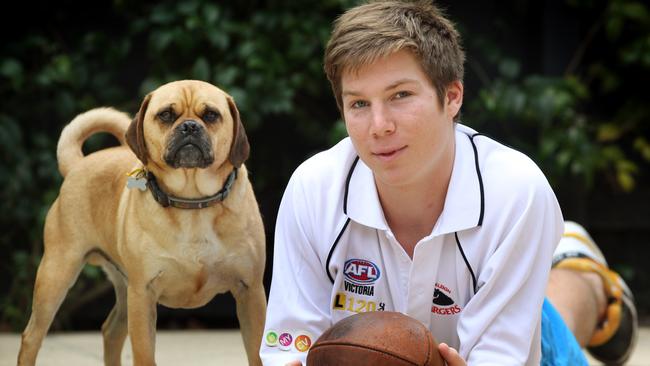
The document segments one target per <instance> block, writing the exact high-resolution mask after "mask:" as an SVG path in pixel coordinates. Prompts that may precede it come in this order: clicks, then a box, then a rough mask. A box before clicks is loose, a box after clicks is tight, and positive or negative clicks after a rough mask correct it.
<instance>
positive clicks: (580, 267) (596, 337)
mask: <svg viewBox="0 0 650 366" xmlns="http://www.w3.org/2000/svg"><path fill="white" fill-rule="evenodd" d="M554 268H563V269H571V270H574V271H581V272H593V273H596V274H597V275H599V276H600V278H602V280H603V286H604V290H605V295H606V296H607V309H606V311H605V315H604V317H603V318H602V319H601V320H600V322H599V323H598V326H597V328H596V331H595V332H594V334H593V336H592V337H591V340H590V341H589V347H596V346H600V345H602V344H604V343H605V342H607V341H608V340H609V339H610V338H611V337H612V336H613V335H614V333H616V330H617V329H618V327H619V325H620V324H621V311H622V297H623V288H622V287H621V284H620V282H619V277H618V274H617V273H616V272H614V271H612V270H610V269H609V268H607V267H606V266H604V265H602V264H600V263H598V262H596V261H594V260H592V259H590V258H586V257H581V258H580V257H574V258H564V259H562V260H561V261H559V262H557V263H556V264H555V265H554Z"/></svg>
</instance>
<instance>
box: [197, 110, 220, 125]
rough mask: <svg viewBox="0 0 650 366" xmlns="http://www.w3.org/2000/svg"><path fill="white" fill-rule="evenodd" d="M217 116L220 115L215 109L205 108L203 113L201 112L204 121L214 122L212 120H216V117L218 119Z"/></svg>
mask: <svg viewBox="0 0 650 366" xmlns="http://www.w3.org/2000/svg"><path fill="white" fill-rule="evenodd" d="M219 117H221V115H220V114H219V112H217V111H213V110H207V111H205V113H203V117H202V118H203V120H204V121H205V122H214V121H216V120H217V119H219Z"/></svg>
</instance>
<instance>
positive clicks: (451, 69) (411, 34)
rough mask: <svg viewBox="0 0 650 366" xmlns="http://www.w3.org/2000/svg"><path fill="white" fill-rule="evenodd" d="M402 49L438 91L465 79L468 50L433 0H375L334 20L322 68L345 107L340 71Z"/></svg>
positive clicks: (441, 100) (440, 94)
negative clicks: (411, 57)
mask: <svg viewBox="0 0 650 366" xmlns="http://www.w3.org/2000/svg"><path fill="white" fill-rule="evenodd" d="M402 49H409V50H411V51H412V52H413V53H414V55H415V57H416V58H417V59H418V61H419V63H420V65H421V66H422V69H423V70H424V72H425V73H426V75H427V76H428V78H429V81H430V82H431V84H432V86H433V87H434V88H435V89H436V92H437V94H438V101H439V103H440V105H441V106H442V104H443V103H444V98H445V92H446V89H447V87H448V86H449V84H450V83H452V82H454V81H456V80H458V81H461V82H462V80H463V73H464V62H465V52H464V51H463V49H462V46H461V39H460V35H459V34H458V31H457V30H456V28H455V27H454V25H453V24H452V22H451V21H449V20H448V19H447V18H445V15H444V13H443V12H442V11H441V10H440V9H438V8H437V7H436V6H435V5H433V4H432V1H371V2H368V3H366V4H362V5H359V6H357V7H354V8H351V9H349V10H348V11H346V12H345V13H343V14H342V15H341V16H339V17H338V18H337V19H336V20H335V21H334V29H333V30H332V35H331V38H330V40H329V42H328V43H327V47H326V49H325V59H324V69H325V73H326V74H327V78H328V79H329V81H330V84H331V86H332V91H333V92H334V97H335V98H336V104H337V105H338V107H339V110H340V111H341V113H343V105H342V96H341V92H342V91H341V76H342V74H343V72H345V71H346V70H347V71H352V72H354V71H355V70H358V69H359V68H361V67H363V66H366V65H369V64H371V63H373V62H374V61H376V60H377V59H379V58H382V57H385V56H388V55H390V54H392V53H394V52H397V51H400V50H402Z"/></svg>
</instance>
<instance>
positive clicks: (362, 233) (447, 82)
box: [260, 1, 636, 366]
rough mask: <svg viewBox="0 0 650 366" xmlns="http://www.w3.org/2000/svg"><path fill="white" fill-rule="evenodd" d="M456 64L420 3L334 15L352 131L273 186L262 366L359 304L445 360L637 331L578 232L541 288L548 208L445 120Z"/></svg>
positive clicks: (525, 165) (619, 291) (335, 78)
mask: <svg viewBox="0 0 650 366" xmlns="http://www.w3.org/2000/svg"><path fill="white" fill-rule="evenodd" d="M463 63H464V53H463V51H462V48H461V45H460V38H459V35H458V33H457V31H456V30H455V29H454V27H453V25H452V24H451V23H450V22H449V21H448V20H447V19H446V18H444V17H443V16H442V14H441V13H440V11H439V10H438V9H436V8H435V7H434V6H433V5H431V3H430V2H398V1H386V2H373V3H370V4H365V5H361V6H358V7H356V8H353V9H351V10H349V11H347V12H346V13H345V14H343V15H342V16H341V17H340V18H339V19H338V20H337V21H336V23H335V27H334V30H333V33H332V37H331V39H330V42H329V44H328V47H327V50H326V54H325V71H326V73H327V76H328V78H329V80H330V82H331V84H332V90H333V92H334V95H335V97H336V100H337V104H338V106H339V109H340V111H341V113H342V115H343V117H344V119H345V123H346V127H347V131H348V134H349V138H346V139H344V140H343V141H341V142H340V143H338V144H337V145H336V146H334V147H333V148H331V149H330V150H328V151H325V152H322V153H320V154H317V155H315V156H314V157H312V158H310V159H309V160H307V161H306V162H305V163H303V164H302V165H301V166H300V167H298V169H297V170H296V171H295V173H294V174H293V176H292V177H291V180H290V181H289V184H288V186H287V189H286V191H285V194H284V197H283V200H282V203H281V205H280V211H279V214H278V219H277V226H276V231H275V253H274V265H273V279H272V285H271V294H270V298H269V306H268V311H267V320H266V331H265V337H264V339H263V341H262V348H261V351H260V353H261V356H262V359H263V362H264V363H265V364H268V365H284V364H293V365H299V364H300V363H301V362H302V363H304V361H305V359H306V354H307V352H308V350H309V346H310V345H311V344H312V343H313V342H314V341H315V340H316V339H317V338H318V336H320V334H321V333H322V332H323V331H324V330H326V329H327V328H329V327H330V326H331V325H333V324H334V323H336V322H337V321H339V320H341V319H343V318H345V317H347V316H349V315H352V314H354V313H357V312H362V311H400V312H403V313H406V314H408V315H410V316H411V317H414V318H416V319H418V320H419V321H421V322H422V323H424V324H425V325H427V326H428V327H429V329H430V330H431V332H432V333H433V335H434V337H435V338H436V339H437V340H438V341H439V342H441V345H440V352H441V354H442V356H443V358H445V360H446V361H447V363H448V365H451V366H454V365H465V364H470V365H472V364H495V365H524V364H526V365H537V364H540V361H541V362H543V364H549V365H556V364H558V365H559V364H566V365H580V364H586V361H585V359H584V356H583V355H582V352H581V350H580V345H585V344H586V342H588V341H590V340H591V339H592V334H593V333H594V332H596V333H597V334H596V335H597V336H596V337H594V338H595V341H593V342H592V344H593V345H599V350H600V351H601V353H603V352H604V355H603V357H610V358H612V359H614V358H615V359H614V361H616V362H618V361H623V360H624V359H625V358H626V357H627V356H628V355H629V349H630V347H629V345H630V344H632V343H633V342H632V340H633V335H634V330H635V327H633V326H627V325H626V326H627V328H625V327H621V326H619V325H618V324H628V323H629V324H633V325H635V324H636V323H635V313H634V308H633V306H632V305H631V302H625V301H627V300H626V297H625V295H624V294H623V289H624V288H625V287H624V285H623V284H622V281H621V280H620V277H618V276H617V275H616V274H615V273H613V272H611V271H609V270H608V269H607V267H606V264H605V262H604V259H602V256H600V255H599V254H598V253H599V251H597V248H596V247H595V246H593V245H589V244H586V243H591V241H590V239H589V237H588V235H587V233H586V232H584V231H583V230H582V228H580V227H579V226H574V225H573V224H569V225H567V234H565V235H567V236H566V237H565V238H564V239H563V242H564V244H563V245H561V246H560V247H559V248H558V251H557V252H556V256H555V257H556V259H557V269H553V271H552V272H553V275H552V276H551V280H552V281H551V282H550V285H549V286H548V288H547V282H548V280H549V272H551V263H552V261H553V258H554V252H555V250H556V246H557V243H558V242H559V241H560V238H561V237H562V234H563V232H564V230H565V225H564V223H563V221H562V214H561V212H560V208H559V206H558V203H557V201H556V198H555V195H554V194H553V191H552V190H551V188H550V186H549V184H548V182H547V180H546V179H545V177H544V175H543V174H542V172H541V171H540V170H539V169H538V167H537V166H536V165H535V164H534V163H533V162H532V161H531V160H530V159H529V158H527V157H526V156H524V155H523V154H521V153H519V152H517V151H514V150H512V149H510V148H507V147H505V146H503V145H501V144H499V143H497V142H495V141H494V140H492V139H490V138H488V137H486V136H483V135H480V134H478V133H477V132H476V131H474V130H472V129H470V128H468V127H466V126H463V125H461V124H459V123H457V122H456V121H457V119H458V115H459V111H460V108H461V105H462V101H463V84H462V78H463ZM592 246H593V247H594V248H595V249H594V248H592ZM589 258H591V259H589ZM567 281H570V282H567ZM567 286H569V287H570V291H567V289H566V287H567ZM545 291H547V293H548V299H549V300H550V302H551V303H556V302H557V303H558V305H557V306H558V309H559V314H561V316H562V317H563V318H565V319H568V320H565V321H566V323H565V321H563V320H562V318H561V317H560V315H558V313H557V312H556V311H555V309H554V307H553V306H552V305H551V303H549V302H548V301H545ZM574 294H579V295H578V297H577V298H576V296H575V295H574ZM608 304H611V305H608ZM576 305H578V306H579V308H578V311H575V306H576ZM622 309H623V310H624V311H623V312H621V310H622ZM630 309H631V310H630ZM621 314H623V315H621ZM628 319H629V320H630V322H628ZM615 323H618V324H615ZM566 324H568V325H569V326H571V327H574V328H575V329H573V330H574V331H575V332H576V336H578V337H579V338H578V340H579V341H580V342H582V343H581V344H578V343H577V342H576V337H574V335H573V334H572V333H571V332H570V330H569V329H568V328H567V325H566ZM583 328H584V329H583ZM600 328H603V329H600ZM626 329H627V330H629V331H627V332H623V330H626ZM623 333H624V334H623ZM621 339H623V341H621ZM611 340H614V341H615V342H616V347H613V351H612V346H610V341H611ZM554 342H555V343H554ZM557 342H562V343H559V344H558V343H557ZM623 343H625V344H624V345H623V346H621V344H623ZM568 345H571V346H568ZM605 351H607V352H605ZM615 352H617V353H616V354H614V353H615ZM563 360H564V362H565V363H562V361H563Z"/></svg>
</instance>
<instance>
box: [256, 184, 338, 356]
mask: <svg viewBox="0 0 650 366" xmlns="http://www.w3.org/2000/svg"><path fill="white" fill-rule="evenodd" d="M296 175H297V174H294V176H293V177H292V178H291V180H290V181H289V183H288V185H287V189H286V190H285V193H284V196H283V198H282V201H281V203H280V208H279V212H278V217H277V222H276V229H275V243H274V253H273V274H272V279H271V290H270V294H269V303H268V307H267V313H266V324H265V331H264V337H263V339H262V345H261V347H260V356H261V358H262V362H263V364H264V365H284V364H285V363H286V362H288V361H291V360H296V359H297V360H300V361H302V362H303V364H305V360H306V358H307V352H306V351H307V349H305V347H306V346H309V345H311V344H312V343H313V342H315V341H316V339H315V338H314V337H318V336H319V335H320V334H321V333H322V332H323V331H325V330H326V329H327V328H329V327H330V325H331V320H330V318H331V317H330V310H329V306H328V305H329V303H330V297H331V291H332V285H331V283H330V281H329V279H328V277H327V274H326V272H325V265H324V259H322V258H321V257H320V256H319V253H318V250H317V248H316V246H315V242H314V240H312V238H314V237H317V236H314V235H315V232H314V230H316V229H317V228H316V227H314V225H313V224H314V219H313V217H312V215H311V214H310V211H311V212H314V208H313V207H312V208H311V210H308V207H309V206H308V200H307V195H306V194H305V193H306V192H308V191H307V189H306V187H305V184H304V183H303V182H301V180H300V179H299V177H297V176H296ZM313 204H316V203H315V202H312V205H313ZM316 210H317V208H316ZM316 212H318V211H316ZM267 336H270V338H268V337H267ZM305 337H307V338H305ZM269 339H270V341H269ZM276 339H277V341H276ZM296 342H298V343H296Z"/></svg>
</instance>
